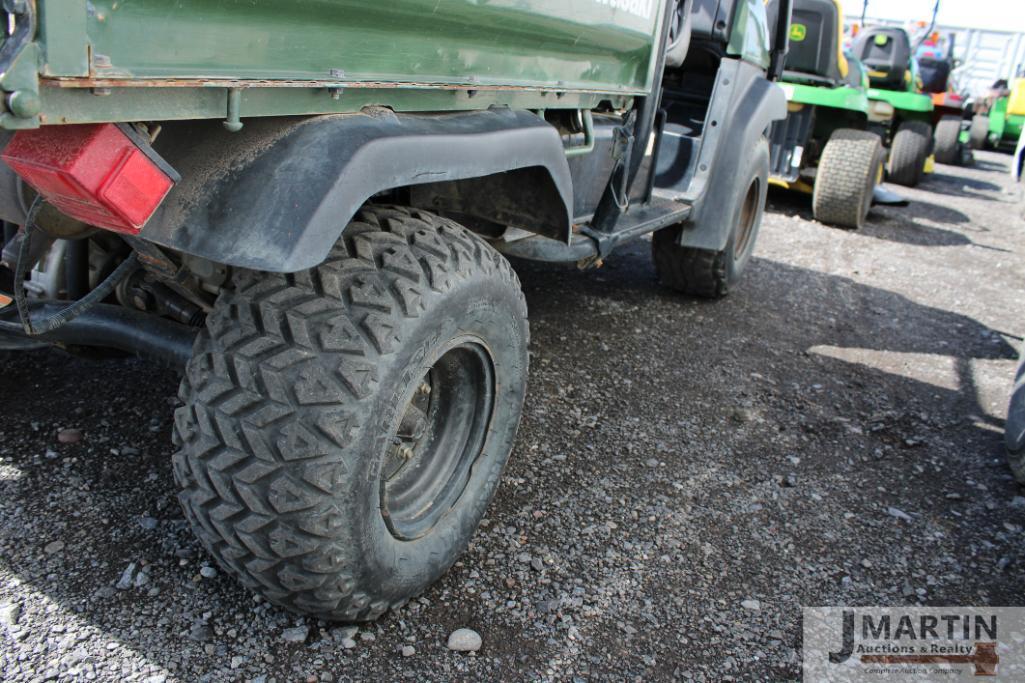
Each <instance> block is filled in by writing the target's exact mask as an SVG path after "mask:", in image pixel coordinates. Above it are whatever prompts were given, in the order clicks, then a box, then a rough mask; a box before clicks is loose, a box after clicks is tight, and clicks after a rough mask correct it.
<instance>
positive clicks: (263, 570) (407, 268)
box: [173, 206, 526, 621]
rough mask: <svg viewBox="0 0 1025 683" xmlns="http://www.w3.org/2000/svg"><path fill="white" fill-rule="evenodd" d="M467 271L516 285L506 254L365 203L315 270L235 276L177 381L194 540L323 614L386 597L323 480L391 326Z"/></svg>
mask: <svg viewBox="0 0 1025 683" xmlns="http://www.w3.org/2000/svg"><path fill="white" fill-rule="evenodd" d="M474 273H477V274H480V273H484V274H486V275H487V276H488V277H495V278H503V279H505V280H507V281H508V282H509V283H510V284H511V285H514V286H515V288H516V291H517V292H519V291H520V290H519V281H518V279H517V277H516V274H515V273H514V272H513V270H512V268H511V267H510V265H509V263H508V261H506V260H505V259H504V258H503V257H502V256H501V255H499V254H498V253H497V252H496V251H495V250H494V249H492V248H491V247H490V246H489V245H488V244H487V243H485V242H484V240H482V239H481V238H480V237H478V236H476V235H474V234H473V233H472V232H470V231H468V230H466V229H465V228H463V227H462V226H460V225H458V224H456V223H454V222H452V221H449V220H446V219H444V218H440V217H438V216H435V215H433V214H430V213H427V212H422V211H417V210H413V209H408V208H403V207H395V206H366V207H364V208H363V209H362V210H361V211H360V212H359V214H357V216H356V217H355V219H354V220H353V221H352V222H351V223H350V224H349V225H348V226H347V227H346V229H345V231H344V233H343V237H342V239H341V240H340V241H339V242H338V244H337V245H336V246H335V247H334V249H333V250H332V251H331V253H330V255H329V256H328V258H327V259H326V260H325V261H324V262H323V263H322V264H321V265H319V266H317V267H316V268H313V269H310V270H308V271H304V272H300V273H296V274H277V273H256V272H248V271H246V272H242V273H241V274H239V275H238V276H237V278H236V281H235V288H234V289H233V290H230V291H226V292H224V293H222V295H221V297H220V298H219V300H218V303H217V306H216V307H215V310H214V311H213V312H212V313H211V314H210V316H209V318H208V320H207V325H206V329H205V331H204V332H203V333H201V334H200V335H199V338H198V339H197V341H196V345H195V348H194V355H193V358H192V360H191V361H190V363H189V365H188V369H187V373H186V377H185V378H184V379H183V381H182V384H181V389H180V392H179V395H180V398H181V400H182V401H183V403H184V406H183V407H181V408H179V409H178V410H177V411H176V414H175V429H174V438H175V443H176V444H177V445H179V446H180V450H179V451H178V452H177V453H176V454H175V455H174V458H173V465H174V474H175V479H176V480H177V482H178V484H179V486H180V488H181V492H180V494H179V499H180V502H181V505H182V507H183V509H184V511H185V515H186V517H187V518H188V520H189V522H190V523H191V525H192V527H193V529H194V530H195V532H196V534H197V536H198V537H199V539H200V541H201V542H202V544H203V546H204V547H205V548H206V549H207V550H208V551H209V552H210V554H211V555H213V557H214V558H215V559H216V560H217V562H218V563H219V564H220V565H221V566H222V567H223V568H225V569H226V570H227V571H229V572H230V573H232V574H234V575H235V576H237V577H238V578H239V580H240V581H241V582H242V583H243V584H244V585H246V586H247V587H248V588H250V589H252V590H254V591H256V592H258V593H260V594H261V595H263V596H264V597H266V598H267V599H268V600H270V601H271V602H273V603H275V604H278V605H281V606H284V607H287V608H290V609H293V610H296V611H300V612H306V613H310V614H314V615H317V616H321V617H324V618H329V619H341V620H346V621H358V620H367V619H375V618H377V617H378V616H380V615H381V614H382V613H384V612H385V611H386V610H387V609H389V608H390V607H392V606H393V605H391V604H388V603H387V602H384V601H381V600H374V599H372V598H371V597H370V592H369V591H367V590H364V589H363V588H362V587H361V586H360V585H358V583H357V581H356V579H355V576H354V573H353V572H352V571H350V569H349V568H351V567H352V566H354V565H356V564H358V558H354V557H351V555H352V554H353V551H352V548H351V547H349V546H348V545H347V544H345V543H342V542H341V540H340V536H341V534H340V530H341V529H343V528H344V525H345V523H346V519H345V515H344V510H340V509H339V506H338V505H337V504H336V501H335V499H334V498H335V497H334V496H333V495H332V488H333V486H334V484H335V483H336V482H337V481H339V480H340V478H343V477H347V476H352V475H353V474H355V472H353V467H352V466H350V465H351V461H347V460H346V456H347V455H349V453H348V452H347V451H346V448H347V446H349V445H350V438H349V435H350V434H352V433H353V431H354V430H355V429H357V428H358V427H359V426H360V424H365V423H366V422H367V421H369V420H370V419H371V418H370V408H371V403H372V398H373V395H374V391H375V388H376V385H377V376H376V372H377V368H378V367H380V365H381V364H382V362H383V361H384V360H385V359H387V357H388V356H389V355H391V354H393V353H394V350H395V347H396V346H397V345H398V344H399V342H400V341H401V340H400V339H399V338H398V337H397V335H396V334H395V332H394V328H395V323H396V321H399V320H401V319H402V318H415V317H417V316H418V315H419V313H420V312H421V310H423V308H424V303H423V302H424V300H425V298H426V297H428V296H433V294H432V292H445V291H447V290H448V289H449V288H450V287H451V286H452V283H453V282H454V281H455V280H456V279H459V278H462V277H466V276H468V275H470V274H474ZM522 296H523V295H522V293H520V297H521V303H522V305H523V313H524V316H525V315H526V302H525V300H523V299H522ZM332 367H333V368H334V369H333V371H332V370H331V369H330V368H332ZM361 421H363V422H361ZM487 503H488V501H487V500H481V501H475V502H474V505H478V506H480V507H481V511H483V506H486V505H487Z"/></svg>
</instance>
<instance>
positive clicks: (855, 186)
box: [812, 128, 883, 230]
mask: <svg viewBox="0 0 1025 683" xmlns="http://www.w3.org/2000/svg"><path fill="white" fill-rule="evenodd" d="M882 164H883V143H882V140H881V139H880V138H879V136H878V135H876V134H875V133H869V132H866V131H863V130H854V129H851V128H840V129H838V130H836V131H834V132H833V134H832V135H831V136H830V137H829V141H828V142H827V143H826V147H825V149H824V150H823V151H822V156H821V157H820V158H819V165H818V170H817V171H816V174H815V189H814V191H813V194H812V211H813V213H814V214H815V220H817V221H819V222H821V223H827V224H829V225H836V226H839V227H842V228H851V229H853V230H857V229H859V228H861V227H862V226H863V225H864V224H865V218H866V217H867V216H868V211H869V209H870V208H871V207H872V193H873V191H874V190H875V187H876V183H878V182H879V179H880V177H881V176H882V170H883V166H882Z"/></svg>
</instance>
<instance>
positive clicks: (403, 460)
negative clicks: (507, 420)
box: [381, 338, 495, 540]
mask: <svg viewBox="0 0 1025 683" xmlns="http://www.w3.org/2000/svg"><path fill="white" fill-rule="evenodd" d="M494 402H495V371H494V363H493V361H492V358H491V354H490V352H489V351H488V349H487V347H486V346H485V345H484V344H483V342H482V341H481V340H479V339H470V338H465V339H457V340H454V341H453V342H452V343H451V344H450V345H449V346H448V347H447V348H446V350H445V351H444V352H443V353H442V354H441V355H440V357H439V358H438V360H437V361H436V362H435V363H434V365H433V366H432V367H431V368H430V369H429V370H428V371H427V373H426V374H425V375H424V376H423V378H422V379H421V381H420V383H419V385H418V386H416V387H415V388H414V389H413V394H412V396H411V397H410V399H409V400H408V402H407V403H406V405H405V407H404V411H403V413H402V418H401V420H400V422H399V425H398V427H397V429H396V431H395V434H394V435H393V436H392V439H391V443H390V445H389V448H388V451H387V452H386V453H385V456H384V462H383V464H382V467H381V514H382V516H383V517H384V520H385V523H386V524H387V525H388V529H389V531H391V533H392V535H393V536H395V537H396V538H398V539H401V540H415V539H417V538H421V537H423V536H425V535H426V534H428V533H429V532H430V531H431V530H432V529H433V528H434V527H435V526H436V525H437V524H438V522H439V521H440V520H441V519H442V518H443V517H444V516H445V515H446V514H447V513H448V512H449V511H450V510H452V508H453V507H455V505H456V504H457V503H458V501H459V499H460V498H461V497H462V495H463V492H464V491H465V490H466V486H467V483H468V482H469V481H470V478H471V476H472V474H473V469H474V466H475V464H476V463H477V461H478V459H479V458H480V455H481V453H482V451H483V449H484V445H485V442H486V439H487V434H488V429H489V426H490V423H491V415H492V412H493V410H494Z"/></svg>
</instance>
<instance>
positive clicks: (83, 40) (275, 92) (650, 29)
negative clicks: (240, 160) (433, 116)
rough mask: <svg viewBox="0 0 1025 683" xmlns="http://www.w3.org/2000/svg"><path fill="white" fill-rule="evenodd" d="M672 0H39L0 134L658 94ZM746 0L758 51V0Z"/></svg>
mask: <svg viewBox="0 0 1025 683" xmlns="http://www.w3.org/2000/svg"><path fill="white" fill-rule="evenodd" d="M666 1H668V0H573V1H571V2H558V3H557V2H546V1H545V0H392V1H389V2H369V1H368V0H291V1H290V2H287V3H284V2H281V1H280V0H247V2H245V3H239V2H238V1H237V0H176V1H175V2H167V1H166V0H90V1H87V0H36V3H35V4H36V7H37V8H38V31H37V34H36V39H35V41H34V42H32V43H30V44H29V45H28V46H27V48H26V49H25V51H24V54H23V58H19V60H18V63H17V66H18V67H19V68H18V69H17V70H15V69H11V70H9V71H8V73H7V74H5V75H4V77H3V79H2V81H0V86H2V88H3V90H4V91H5V92H7V93H13V92H14V91H15V90H16V89H26V88H27V89H29V90H30V91H31V92H32V93H34V94H35V95H37V96H38V104H39V107H40V109H41V111H40V114H39V116H38V117H36V116H32V117H24V118H19V117H17V116H14V114H13V113H12V112H11V111H10V110H8V111H6V112H4V113H3V114H2V115H0V127H4V128H24V127H33V126H38V125H40V124H54V123H90V122H99V121H133V120H163V119H187V118H224V117H227V116H228V108H229V105H237V106H235V107H234V108H233V114H237V115H238V116H239V117H241V118H242V119H244V118H246V117H253V116H274V115H297V114H321V113H334V112H350V111H357V110H359V109H360V108H362V107H365V106H368V105H384V106H389V107H392V108H394V109H396V110H397V111H451V110H467V109H481V108H486V107H488V106H492V105H504V106H510V107H516V108H523V109H558V108H563V109H570V108H592V107H595V106H597V105H598V104H599V103H600V102H601V101H603V100H611V101H612V102H613V104H614V105H615V106H619V107H624V106H628V105H629V101H630V99H631V98H632V97H634V96H638V95H643V94H645V93H647V92H649V91H650V89H651V87H652V84H653V81H654V78H655V64H656V63H657V60H656V59H654V57H655V50H656V48H655V46H656V44H657V36H659V35H660V31H661V24H662V20H663V16H664V12H663V8H664V7H665V4H664V3H665V2H666ZM745 1H746V2H748V3H749V4H751V3H753V6H756V7H755V9H752V10H749V11H748V13H747V14H746V15H745V19H744V22H743V23H744V24H745V25H746V26H752V27H754V29H753V30H755V31H756V32H758V33H759V34H765V37H766V44H767V35H768V34H767V31H766V27H765V12H764V8H763V7H761V0H745ZM759 22H760V23H759ZM755 42H758V41H757V40H756V41H755ZM748 47H750V46H748ZM745 49H747V48H745ZM765 63H767V53H766V55H765ZM26 64H30V65H31V69H26V68H24V67H25V65H26ZM15 71H17V73H15ZM26 77H27V78H26ZM26 80H27V81H29V82H28V83H26ZM238 91H241V92H238ZM232 92H236V93H237V94H236V95H231V94H230V93H232ZM230 98H235V99H234V100H231V99H230ZM19 102H20V103H26V102H27V103H29V104H34V103H35V102H34V101H33V100H32V98H31V97H22V98H21V99H20V100H19ZM22 111H25V109H24V108H22Z"/></svg>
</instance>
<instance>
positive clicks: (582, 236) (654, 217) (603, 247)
mask: <svg viewBox="0 0 1025 683" xmlns="http://www.w3.org/2000/svg"><path fill="white" fill-rule="evenodd" d="M691 208H692V207H691V206H690V205H689V204H681V203H680V202H676V201H672V200H670V199H662V198H657V197H656V198H653V199H652V200H651V201H650V202H648V203H647V204H638V205H635V206H631V207H630V208H629V209H628V210H627V212H626V213H624V214H623V216H622V217H621V218H620V219H619V221H618V222H617V223H616V229H615V230H614V231H612V232H601V231H599V230H592V229H591V228H590V227H589V226H587V225H584V226H581V227H580V231H579V232H574V233H573V236H572V238H571V239H570V242H569V244H566V243H565V242H560V241H558V240H554V239H552V238H550V237H543V236H541V235H531V236H530V237H524V238H523V239H518V240H514V241H511V242H503V241H494V242H492V244H493V246H494V247H495V249H497V250H498V251H500V252H502V253H503V254H505V255H506V256H515V257H517V258H523V259H529V260H532V261H546V262H548V263H574V262H581V261H585V262H586V261H588V260H594V259H599V258H604V257H605V256H607V255H608V254H609V252H611V251H612V250H613V249H614V248H616V247H617V246H619V245H620V244H623V243H624V242H628V241H630V240H632V239H636V238H638V237H641V236H643V235H646V234H648V233H650V232H654V231H656V230H659V229H661V228H664V227H666V226H669V225H673V224H675V223H680V222H682V221H685V220H687V217H688V216H690V213H691Z"/></svg>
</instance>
